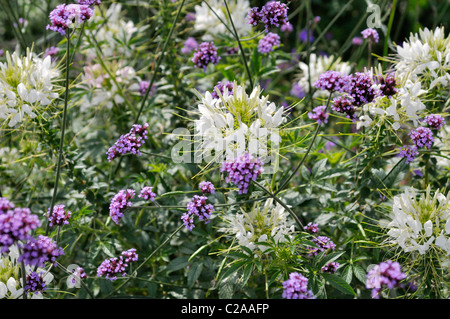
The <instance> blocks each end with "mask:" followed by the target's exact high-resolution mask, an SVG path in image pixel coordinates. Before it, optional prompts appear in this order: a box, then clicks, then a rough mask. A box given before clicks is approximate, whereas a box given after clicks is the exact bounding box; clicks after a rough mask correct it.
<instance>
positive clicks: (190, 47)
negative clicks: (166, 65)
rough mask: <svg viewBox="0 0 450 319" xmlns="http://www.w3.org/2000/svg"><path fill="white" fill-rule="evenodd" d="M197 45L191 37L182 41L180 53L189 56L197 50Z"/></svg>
mask: <svg viewBox="0 0 450 319" xmlns="http://www.w3.org/2000/svg"><path fill="white" fill-rule="evenodd" d="M197 47H198V43H197V41H196V40H195V39H194V38H193V37H189V38H187V39H186V41H184V46H183V47H182V48H181V53H183V54H189V53H191V52H192V51H194V50H195V49H197Z"/></svg>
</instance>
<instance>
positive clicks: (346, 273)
mask: <svg viewBox="0 0 450 319" xmlns="http://www.w3.org/2000/svg"><path fill="white" fill-rule="evenodd" d="M352 268H353V267H352V265H347V266H345V268H344V269H343V270H342V278H343V279H344V280H345V281H346V282H347V283H348V284H350V283H351V282H352V278H353V269H352Z"/></svg>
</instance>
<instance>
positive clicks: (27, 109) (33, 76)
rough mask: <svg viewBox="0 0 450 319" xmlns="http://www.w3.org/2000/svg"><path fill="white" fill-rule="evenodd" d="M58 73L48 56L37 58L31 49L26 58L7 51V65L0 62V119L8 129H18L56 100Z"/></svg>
mask: <svg viewBox="0 0 450 319" xmlns="http://www.w3.org/2000/svg"><path fill="white" fill-rule="evenodd" d="M59 74H60V72H59V71H58V69H57V68H56V67H55V66H54V65H53V64H52V61H51V57H50V56H47V57H46V58H45V59H41V58H38V57H36V56H35V55H34V54H33V53H32V52H31V50H27V54H26V55H25V56H20V55H19V54H18V53H17V52H14V53H13V54H9V52H6V62H5V63H1V62H0V119H3V120H4V122H3V123H7V124H8V126H9V127H15V126H18V125H19V124H20V123H21V122H22V121H24V120H26V118H27V117H29V118H35V117H36V116H37V114H36V113H39V112H40V108H43V107H45V106H47V105H49V104H50V103H51V101H52V100H53V99H55V98H57V97H58V93H56V91H55V86H54V82H55V80H56V79H57V78H58V77H59Z"/></svg>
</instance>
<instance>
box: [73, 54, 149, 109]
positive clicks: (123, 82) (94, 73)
mask: <svg viewBox="0 0 450 319" xmlns="http://www.w3.org/2000/svg"><path fill="white" fill-rule="evenodd" d="M105 64H106V67H107V68H108V69H109V71H110V72H112V73H115V81H114V79H111V77H110V76H109V74H108V73H107V72H106V71H105V70H104V69H103V67H102V66H101V65H100V64H93V65H87V66H85V67H84V73H83V74H82V75H81V83H80V87H81V88H83V89H85V90H86V92H85V94H84V95H83V97H82V99H81V101H80V110H81V111H82V112H85V111H87V110H89V109H91V108H96V107H100V108H101V107H106V108H108V109H111V108H112V107H113V106H114V105H120V104H122V103H124V102H125V99H124V97H123V95H124V94H126V93H127V92H128V93H130V92H137V91H138V90H139V82H140V81H141V79H140V78H139V76H137V73H136V71H135V70H134V69H133V68H132V67H129V66H125V67H123V66H122V64H121V63H115V62H108V61H105ZM118 86H120V89H121V91H120V89H119V87H118Z"/></svg>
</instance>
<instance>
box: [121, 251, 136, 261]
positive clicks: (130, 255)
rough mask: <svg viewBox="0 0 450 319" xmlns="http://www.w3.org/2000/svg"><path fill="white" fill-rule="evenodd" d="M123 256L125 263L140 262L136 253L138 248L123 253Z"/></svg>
mask: <svg viewBox="0 0 450 319" xmlns="http://www.w3.org/2000/svg"><path fill="white" fill-rule="evenodd" d="M122 256H124V257H125V262H126V263H129V262H133V261H138V259H139V258H138V257H139V256H138V254H137V253H136V248H131V249H128V250H126V251H123V252H122Z"/></svg>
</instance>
